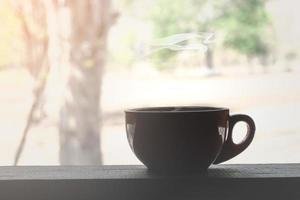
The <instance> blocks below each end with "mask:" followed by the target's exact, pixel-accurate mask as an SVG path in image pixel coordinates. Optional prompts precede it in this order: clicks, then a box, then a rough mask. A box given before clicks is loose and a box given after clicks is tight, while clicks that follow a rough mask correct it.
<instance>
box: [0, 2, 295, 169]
mask: <svg viewBox="0 0 300 200" xmlns="http://www.w3.org/2000/svg"><path fill="white" fill-rule="evenodd" d="M299 6H300V3H299V2H298V1H297V0H218V1H209V0H185V1H172V0H155V1H153V0H139V1H138V0H85V1H81V0H27V1H17V0H0V88H1V90H0V91H1V93H0V165H60V164H61V165H65V164H68V165H86V164H105V165H114V164H140V162H139V161H138V160H137V159H136V158H135V156H134V155H133V153H132V152H131V150H130V148H129V145H128V144H127V138H126V133H125V125H124V112H123V110H124V109H126V108H131V107H140V106H164V105H186V106H187V105H212V106H223V107H224V106H226V107H229V108H230V109H231V113H244V114H248V115H250V116H252V117H253V118H254V120H255V122H256V125H257V132H256V136H255V138H254V141H253V143H252V144H251V145H250V147H249V148H248V149H247V150H246V151H245V152H243V153H242V154H241V155H239V156H237V157H236V158H234V159H232V160H230V161H228V163H283V162H300V157H299V152H300V145H299V144H300V123H299V122H300V57H299V56H300V37H299V35H300V21H299V20H298V19H299V18H300V14H299V12H298V8H299ZM212 35H213V36H212ZM161 38H164V39H163V40H160V41H163V42H162V43H161V44H159V45H158V46H157V45H154V43H153V41H157V39H161ZM208 38H209V41H208ZM172 45H173V46H172ZM179 47H182V48H179ZM243 132H245V127H244V126H243V125H242V124H240V125H237V127H236V129H235V131H234V135H235V139H236V140H239V139H241V137H242V136H243Z"/></svg>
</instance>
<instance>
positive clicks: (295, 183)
mask: <svg viewBox="0 0 300 200" xmlns="http://www.w3.org/2000/svg"><path fill="white" fill-rule="evenodd" d="M0 199H1V200H6V199H7V200H14V199H22V200H27V199H28V200H37V199H38V200H50V199H51V200H57V199H63V200H79V199H84V200H94V199H97V200H99V199H101V200H110V199H120V200H126V199H129V200H133V199H134V200H135V199H137V200H144V199H146V200H148V199H153V200H156V199H171V200H173V199H183V200H189V199H197V200H198V199H199V200H202V199H208V200H217V199H228V200H229V199H230V200H234V199H239V200H244V199H255V200H259V199H281V200H286V199H297V200H300V164H272V165H265V164H259V165H217V166H213V167H212V168H210V169H209V170H208V172H207V173H204V174H199V173H198V174H181V175H158V174H151V173H150V172H149V171H147V170H146V169H145V167H143V166H48V167H0Z"/></svg>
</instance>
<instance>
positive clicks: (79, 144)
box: [16, 0, 117, 165]
mask: <svg viewBox="0 0 300 200" xmlns="http://www.w3.org/2000/svg"><path fill="white" fill-rule="evenodd" d="M18 3H19V2H17V4H18ZM26 3H28V2H26ZM29 3H30V6H31V7H32V8H34V9H39V12H40V13H44V14H45V19H46V20H45V22H44V25H45V24H46V26H44V28H45V32H46V37H47V48H46V54H45V55H44V56H41V58H40V59H44V58H47V63H48V66H49V73H50V75H48V78H49V77H53V76H55V75H56V74H55V72H56V71H65V72H67V73H66V74H64V75H65V76H64V78H65V80H64V81H63V82H62V83H65V84H64V85H60V86H59V87H65V93H64V94H65V95H64V97H63V101H62V105H61V109H60V121H59V136H60V137H59V138H60V163H61V164H68V165H72V164H100V163H101V152H100V138H99V137H100V136H99V131H100V106H99V104H100V96H101V77H102V72H103V71H102V70H103V66H104V63H105V58H106V40H107V34H108V30H109V27H110V26H111V24H112V22H113V21H114V19H115V18H116V16H117V15H116V14H114V13H113V12H112V9H111V1H110V0H85V1H82V0H66V1H57V0H51V1H49V0H42V1H37V0H31V1H30V2H29ZM37 3H38V4H39V5H41V6H36V4H37ZM21 5H23V6H24V5H26V4H22V3H21ZM22 17H23V16H22ZM22 17H21V18H22ZM31 17H32V16H31ZM32 19H35V20H36V19H37V18H35V16H33V17H32ZM24 26H25V27H26V28H27V27H28V23H26V21H24ZM29 46H31V47H32V48H35V46H32V42H31V40H30V42H29V44H28V47H29ZM28 65H30V67H32V64H30V63H29V64H28ZM34 67H35V68H39V67H40V66H39V65H35V66H34ZM62 69H63V70H62ZM46 79H47V77H45V76H43V77H42V80H43V87H42V88H43V89H44V88H45V80H46ZM42 93H43V92H41V91H40V94H42ZM37 101H39V98H37ZM35 104H36V102H34V103H33V106H32V107H33V108H34V107H35V106H34V105H35ZM30 121H31V114H29V118H28V123H27V126H26V128H25V130H24V137H23V139H24V140H22V142H21V145H20V146H21V147H22V145H24V143H25V139H26V134H27V132H28V129H29V128H28V127H30V126H29V125H30ZM28 124H29V125H28ZM21 150H22V148H20V149H19V151H18V153H19V154H20V152H21ZM17 161H18V156H17V157H16V163H17Z"/></svg>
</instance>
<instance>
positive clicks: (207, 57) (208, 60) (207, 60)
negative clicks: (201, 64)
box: [205, 47, 214, 70]
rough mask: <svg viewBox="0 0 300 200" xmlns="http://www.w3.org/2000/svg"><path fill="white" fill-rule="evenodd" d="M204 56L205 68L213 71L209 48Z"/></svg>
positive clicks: (211, 53) (211, 54) (211, 51)
mask: <svg viewBox="0 0 300 200" xmlns="http://www.w3.org/2000/svg"><path fill="white" fill-rule="evenodd" d="M205 55H206V57H205V61H206V66H207V68H208V69H210V70H213V69H214V62H213V50H212V49H211V48H210V47H208V48H207V51H206V54H205Z"/></svg>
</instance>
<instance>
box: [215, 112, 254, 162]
mask: <svg viewBox="0 0 300 200" xmlns="http://www.w3.org/2000/svg"><path fill="white" fill-rule="evenodd" d="M238 122H245V123H246V124H247V134H246V136H245V138H244V139H243V141H241V142H240V143H238V144H236V143H234V142H233V139H232V132H233V128H234V125H235V124H236V123H238ZM254 133H255V123H254V121H253V119H252V118H251V117H249V116H248V115H241V114H239V115H232V116H230V117H229V129H228V135H227V137H226V141H225V143H224V145H223V148H222V151H221V153H220V154H219V156H218V157H217V159H216V160H215V161H214V164H219V163H221V162H224V161H227V160H229V159H231V158H233V157H235V156H236V155H238V154H240V153H241V152H243V151H244V150H245V149H246V148H247V147H248V146H249V144H250V143H251V142H252V140H253V137H254Z"/></svg>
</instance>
